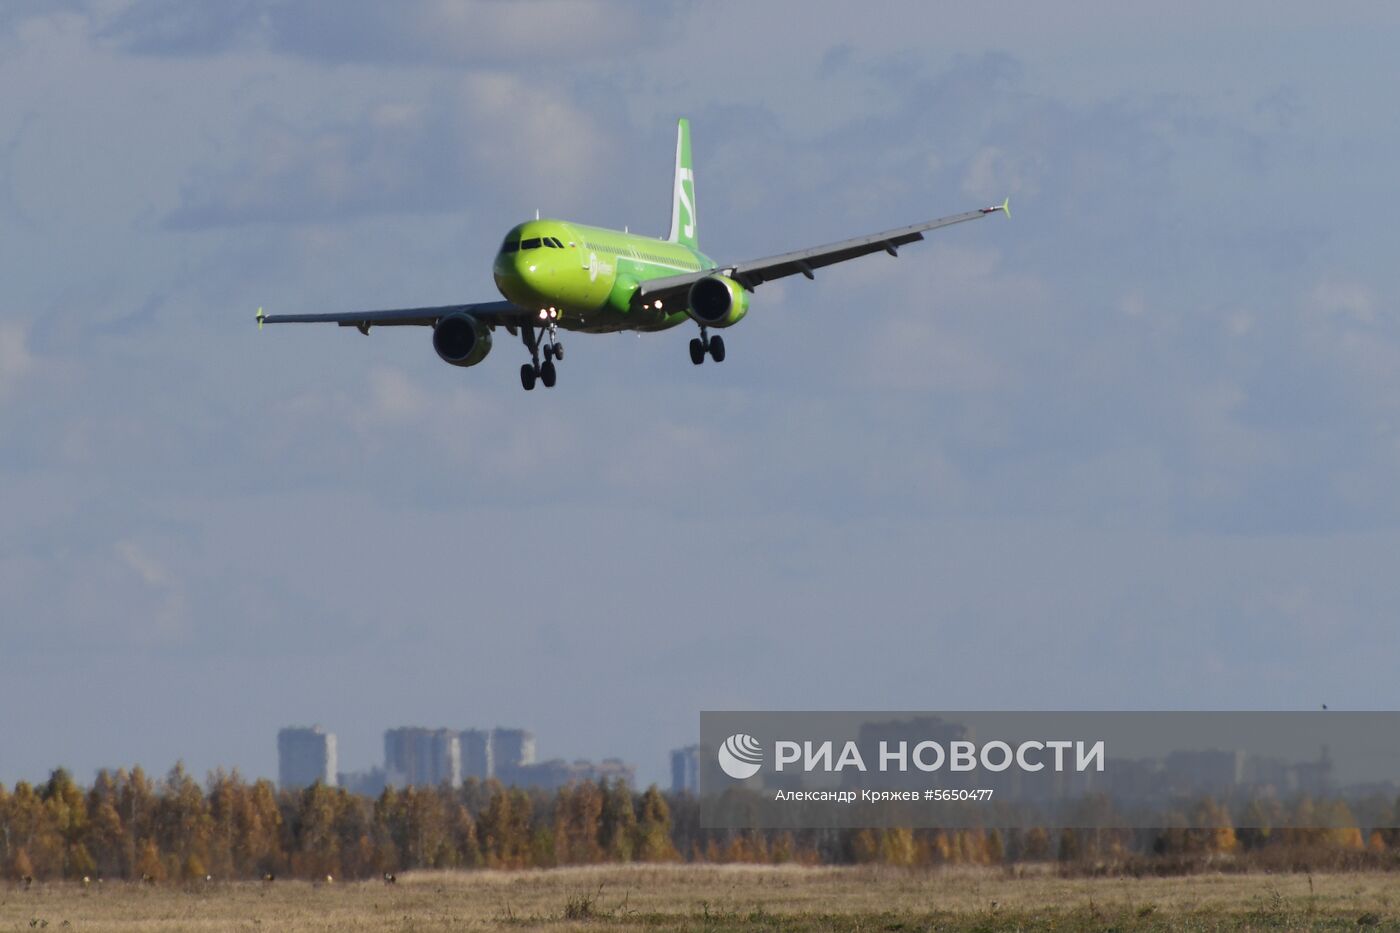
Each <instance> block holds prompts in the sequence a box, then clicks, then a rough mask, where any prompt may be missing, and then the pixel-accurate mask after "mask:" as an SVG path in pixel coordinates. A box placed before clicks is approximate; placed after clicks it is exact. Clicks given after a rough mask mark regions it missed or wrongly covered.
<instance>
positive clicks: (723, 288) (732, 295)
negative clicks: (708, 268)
mask: <svg viewBox="0 0 1400 933" xmlns="http://www.w3.org/2000/svg"><path fill="white" fill-rule="evenodd" d="M686 313H688V314H689V315H690V316H691V318H693V319H694V320H695V321H696V322H697V323H700V324H704V325H705V326H706V327H728V326H730V325H731V324H737V323H739V319H740V318H742V317H743V316H744V315H745V314H748V313H749V293H748V292H747V291H745V290H744V286H742V285H740V284H739V283H738V282H736V281H734V280H733V279H731V278H728V277H727V276H723V275H709V276H706V277H705V278H703V279H701V280H700V281H698V282H696V283H695V284H694V285H692V286H690V305H689V307H688V308H687V309H686Z"/></svg>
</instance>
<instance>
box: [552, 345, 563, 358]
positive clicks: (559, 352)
mask: <svg viewBox="0 0 1400 933" xmlns="http://www.w3.org/2000/svg"><path fill="white" fill-rule="evenodd" d="M554 358H555V359H556V360H562V359H563V358H564V345H563V344H562V343H559V342H557V341H556V342H555V344H554Z"/></svg>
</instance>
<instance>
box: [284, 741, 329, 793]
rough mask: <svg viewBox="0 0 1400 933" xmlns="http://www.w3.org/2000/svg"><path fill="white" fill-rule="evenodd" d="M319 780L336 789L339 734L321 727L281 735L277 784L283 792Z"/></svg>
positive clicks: (306, 785)
mask: <svg viewBox="0 0 1400 933" xmlns="http://www.w3.org/2000/svg"><path fill="white" fill-rule="evenodd" d="M317 781H320V782H321V783H322V784H324V785H326V786H327V787H335V782H336V760H335V734H334V733H332V732H327V731H326V730H325V729H322V728H321V727H320V726H312V727H311V728H309V729H307V728H304V727H297V726H294V727H289V728H286V729H283V730H281V731H280V732H278V733H277V783H278V784H279V785H281V787H282V789H283V790H298V789H300V788H303V787H310V786H311V785H312V784H315V783H316V782H317Z"/></svg>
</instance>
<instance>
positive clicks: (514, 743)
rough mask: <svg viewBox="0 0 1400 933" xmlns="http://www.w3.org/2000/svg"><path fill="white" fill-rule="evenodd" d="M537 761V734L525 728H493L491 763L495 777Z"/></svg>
mask: <svg viewBox="0 0 1400 933" xmlns="http://www.w3.org/2000/svg"><path fill="white" fill-rule="evenodd" d="M534 763H535V734H534V733H533V732H527V731H526V730H524V729H502V728H499V727H497V728H495V729H492V730H491V765H492V768H493V770H494V772H495V774H494V776H495V777H501V776H502V773H503V772H505V771H507V770H509V769H512V768H520V767H523V766H525V765H532V764H534Z"/></svg>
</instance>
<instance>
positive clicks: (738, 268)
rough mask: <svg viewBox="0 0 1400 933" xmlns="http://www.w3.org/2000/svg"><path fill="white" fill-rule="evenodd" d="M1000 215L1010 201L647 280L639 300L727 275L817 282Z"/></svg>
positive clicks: (748, 280)
mask: <svg viewBox="0 0 1400 933" xmlns="http://www.w3.org/2000/svg"><path fill="white" fill-rule="evenodd" d="M998 211H1001V212H1003V213H1005V214H1006V215H1008V216H1010V214H1011V199H1010V198H1007V199H1006V200H1005V201H1003V202H1002V203H1001V204H998V205H996V206H995V207H984V208H981V209H980V210H975V211H968V212H967V213H965V214H954V215H952V216H951V217H940V218H938V219H937V220H929V221H925V222H924V223H921V224H913V225H912V226H908V227H899V228H897V229H894V230H886V231H884V232H883V233H872V234H870V235H869V236H862V237H855V238H853V239H850V240H841V241H840V242H838V243H829V244H827V245H826V246H817V247H813V248H812V249H801V250H797V251H795V252H791V253H782V254H781V255H778V256H768V257H765V258H763V259H752V260H749V261H747V262H740V263H735V264H734V265H731V266H717V267H715V268H713V269H705V270H702V271H700V272H687V273H685V274H683V275H668V276H666V277H665V278H658V279H648V280H647V281H645V282H643V283H642V285H641V287H640V288H638V289H637V299H638V300H639V301H642V302H646V301H650V300H652V299H661V300H662V301H666V302H667V303H668V304H669V303H671V302H672V301H675V300H677V299H679V298H681V297H683V296H684V295H685V293H686V292H688V291H689V289H690V286H691V285H693V284H695V283H696V282H697V281H699V280H700V279H703V278H705V277H706V276H710V275H714V274H716V273H718V274H720V275H726V276H728V277H729V278H731V279H734V280H735V281H736V282H738V283H739V284H740V285H742V286H744V287H745V288H747V289H748V290H749V291H753V290H754V288H756V287H757V286H759V285H761V284H762V283H764V282H771V281H772V280H774V279H781V278H783V277H785V276H789V275H797V274H798V273H801V274H802V275H805V276H806V277H807V278H809V279H812V278H816V276H815V275H813V274H812V270H814V269H820V268H821V267H822V266H829V265H832V264H834V263H838V262H845V261H846V260H848V259H855V258H857V257H858V256H867V255H869V254H871V253H889V254H890V255H891V256H896V255H898V254H899V247H901V246H904V245H905V244H906V243H914V242H917V241H919V240H922V239H923V238H924V233H926V232H927V231H929V230H936V229H938V228H939V227H951V226H952V225H953V224H960V223H964V222H966V221H969V220H978V219H980V218H982V217H986V216H987V215H988V214H995V213H997V212H998Z"/></svg>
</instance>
